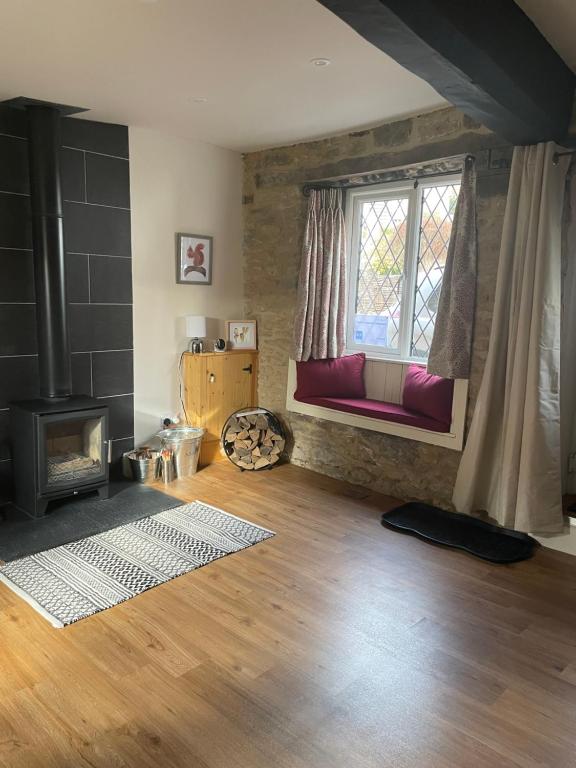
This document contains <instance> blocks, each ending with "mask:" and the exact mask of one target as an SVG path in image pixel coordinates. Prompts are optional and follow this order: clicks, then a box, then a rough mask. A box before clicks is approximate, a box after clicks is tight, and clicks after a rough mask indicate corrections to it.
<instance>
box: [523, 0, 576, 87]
mask: <svg viewBox="0 0 576 768" xmlns="http://www.w3.org/2000/svg"><path fill="white" fill-rule="evenodd" d="M516 3H517V4H518V5H519V6H520V8H522V10H523V11H524V13H525V14H526V15H527V16H529V17H530V18H531V19H532V21H533V22H534V24H535V25H536V26H537V27H538V29H539V30H540V32H542V34H543V35H544V37H545V38H546V39H547V40H548V42H549V43H550V45H551V46H552V47H553V48H554V49H555V50H556V51H557V52H558V53H559V54H560V56H562V58H563V59H564V61H565V62H566V64H568V66H569V67H570V68H571V69H572V70H573V71H574V72H576V0H516Z"/></svg>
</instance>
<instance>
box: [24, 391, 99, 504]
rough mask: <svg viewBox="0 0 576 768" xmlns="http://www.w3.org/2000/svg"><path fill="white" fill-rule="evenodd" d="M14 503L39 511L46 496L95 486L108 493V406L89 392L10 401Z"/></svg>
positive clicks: (46, 498) (87, 489)
mask: <svg viewBox="0 0 576 768" xmlns="http://www.w3.org/2000/svg"><path fill="white" fill-rule="evenodd" d="M10 433H11V436H12V457H13V461H14V483H15V498H14V501H15V503H16V506H18V507H19V508H20V509H23V510H24V511H25V512H27V513H28V514H29V515H31V516H32V517H41V516H42V515H44V513H45V511H46V507H47V505H48V502H50V501H51V500H53V499H58V498H62V497H63V496H70V495H77V494H79V493H84V492H88V491H98V494H99V496H100V498H104V499H105V498H108V445H109V443H108V440H107V435H108V408H107V407H106V406H101V405H98V400H95V399H93V398H91V397H71V398H69V399H66V400H55V401H49V400H27V401H21V402H18V403H12V404H11V406H10Z"/></svg>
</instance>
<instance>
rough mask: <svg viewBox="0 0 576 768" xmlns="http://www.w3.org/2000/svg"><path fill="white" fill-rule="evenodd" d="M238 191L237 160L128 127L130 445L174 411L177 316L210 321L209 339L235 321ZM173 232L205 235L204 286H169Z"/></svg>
mask: <svg viewBox="0 0 576 768" xmlns="http://www.w3.org/2000/svg"><path fill="white" fill-rule="evenodd" d="M241 193H242V157H241V155H240V154H239V153H237V152H231V151H229V150H226V149H221V148H219V147H215V146H212V145H210V144H204V143H202V142H199V141H188V140H183V139H179V138H175V137H173V136H168V135H166V134H162V133H157V132H155V131H150V130H148V129H143V128H130V194H131V209H132V254H133V267H132V269H133V287H134V377H135V380H134V392H135V395H134V408H135V433H134V434H135V440H136V445H141V444H142V443H144V442H147V441H148V440H149V439H150V437H151V436H152V435H154V434H155V433H156V432H157V431H158V429H159V428H160V420H161V418H162V417H164V416H171V415H173V414H176V413H178V412H180V411H181V407H180V402H179V395H178V362H179V359H180V354H181V352H182V351H183V350H184V349H186V347H187V339H186V338H185V336H184V321H183V317H184V315H205V316H206V317H208V318H212V320H211V321H210V322H209V326H208V333H209V334H210V336H212V335H214V336H215V335H217V334H218V335H220V336H224V322H225V321H226V320H234V319H238V318H242V317H243V312H242V309H243V269H242V213H241V203H242V200H241ZM176 232H192V233H195V234H206V235H212V236H213V237H214V262H213V273H212V285H211V286H201V285H178V284H177V283H176V266H175V263H176V256H175V233H176Z"/></svg>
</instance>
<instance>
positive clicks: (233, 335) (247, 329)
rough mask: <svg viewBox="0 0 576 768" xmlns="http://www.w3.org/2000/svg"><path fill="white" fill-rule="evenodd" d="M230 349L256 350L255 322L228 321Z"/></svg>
mask: <svg viewBox="0 0 576 768" xmlns="http://www.w3.org/2000/svg"><path fill="white" fill-rule="evenodd" d="M226 325H227V327H228V346H229V347H230V349H258V337H257V333H256V320H228V323H227V324H226Z"/></svg>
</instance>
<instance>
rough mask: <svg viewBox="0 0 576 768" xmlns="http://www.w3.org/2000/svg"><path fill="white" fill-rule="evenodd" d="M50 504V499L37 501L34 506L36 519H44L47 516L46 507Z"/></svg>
mask: <svg viewBox="0 0 576 768" xmlns="http://www.w3.org/2000/svg"><path fill="white" fill-rule="evenodd" d="M49 503H50V502H49V501H48V499H36V504H35V505H34V517H44V515H45V514H46V507H47V506H48V504H49Z"/></svg>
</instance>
